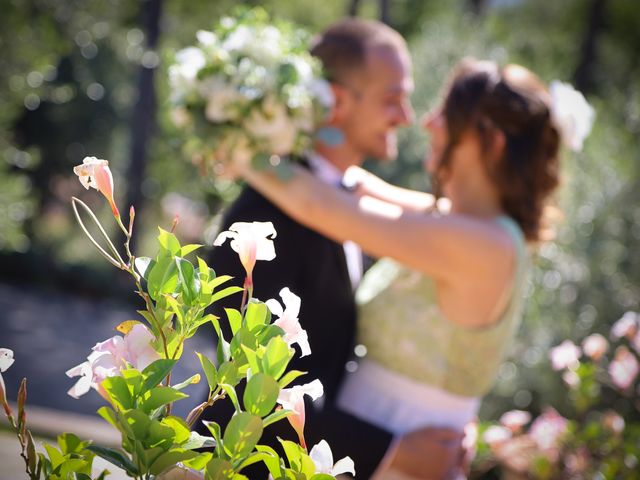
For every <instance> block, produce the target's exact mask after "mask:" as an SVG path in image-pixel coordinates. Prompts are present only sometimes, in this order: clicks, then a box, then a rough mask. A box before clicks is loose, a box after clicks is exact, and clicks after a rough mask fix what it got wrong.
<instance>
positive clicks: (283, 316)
mask: <svg viewBox="0 0 640 480" xmlns="http://www.w3.org/2000/svg"><path fill="white" fill-rule="evenodd" d="M280 296H281V297H282V301H283V302H284V310H283V309H282V306H281V305H280V303H279V302H278V301H277V300H275V299H273V298H272V299H271V300H267V302H266V304H267V307H269V310H271V313H273V314H274V315H277V316H278V319H277V320H276V321H275V322H273V324H274V325H276V326H278V327H280V328H281V329H282V330H284V337H283V338H284V341H285V342H287V344H288V345H289V346H291V345H293V344H294V343H297V344H298V345H300V350H302V355H301V356H303V357H304V356H306V355H309V354H310V353H311V347H310V346H309V339H308V337H307V332H306V331H305V330H303V329H302V327H301V326H300V321H299V320H298V315H299V314H300V297H298V296H297V295H296V294H294V293H292V292H291V290H289V289H288V288H283V289H282V290H280Z"/></svg>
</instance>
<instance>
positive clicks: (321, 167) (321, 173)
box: [307, 151, 363, 290]
mask: <svg viewBox="0 0 640 480" xmlns="http://www.w3.org/2000/svg"><path fill="white" fill-rule="evenodd" d="M307 159H308V161H309V167H310V168H311V171H312V172H313V174H314V176H315V177H316V178H317V179H318V180H320V181H321V182H323V183H325V184H327V185H332V186H336V187H339V186H341V185H342V177H343V174H342V172H341V171H340V170H339V169H338V168H337V167H336V166H335V165H333V164H332V163H330V162H329V161H328V160H327V159H326V158H324V157H323V156H322V155H320V154H318V153H317V152H313V151H312V152H310V153H309V155H308V157H307ZM342 246H343V248H344V256H345V259H346V261H347V270H348V271H349V279H350V280H351V287H352V288H353V289H354V290H355V289H356V287H357V286H358V284H359V283H360V280H361V279H362V270H363V266H362V250H361V249H360V247H359V246H358V245H357V244H356V243H354V242H352V241H350V240H347V241H346V242H344V243H343V244H342Z"/></svg>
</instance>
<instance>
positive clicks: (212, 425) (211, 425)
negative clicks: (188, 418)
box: [202, 420, 222, 446]
mask: <svg viewBox="0 0 640 480" xmlns="http://www.w3.org/2000/svg"><path fill="white" fill-rule="evenodd" d="M202 423H203V424H204V425H205V427H207V428H208V429H209V431H210V432H211V435H213V438H214V440H215V441H216V444H217V445H218V446H220V445H222V430H221V429H220V425H218V424H217V423H216V422H208V421H206V420H203V421H202Z"/></svg>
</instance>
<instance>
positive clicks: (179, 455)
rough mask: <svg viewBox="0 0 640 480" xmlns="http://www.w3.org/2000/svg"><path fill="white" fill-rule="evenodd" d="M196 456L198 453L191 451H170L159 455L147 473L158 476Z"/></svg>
mask: <svg viewBox="0 0 640 480" xmlns="http://www.w3.org/2000/svg"><path fill="white" fill-rule="evenodd" d="M197 456H198V453H197V452H193V451H191V450H185V451H181V450H171V451H169V452H165V453H163V454H162V455H160V456H159V457H158V458H157V459H156V460H155V461H154V462H153V464H152V465H151V467H150V468H149V472H150V473H151V474H152V475H158V474H160V473H162V472H164V471H165V470H166V469H167V468H169V467H170V466H172V465H175V464H176V463H178V462H182V461H184V460H189V459H192V458H195V457H197Z"/></svg>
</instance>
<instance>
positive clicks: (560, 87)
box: [549, 80, 595, 152]
mask: <svg viewBox="0 0 640 480" xmlns="http://www.w3.org/2000/svg"><path fill="white" fill-rule="evenodd" d="M549 93H550V94H551V120H552V121H553V124H554V126H555V127H556V128H557V129H558V131H559V133H560V138H561V139H562V143H563V144H564V145H566V146H567V147H569V148H570V149H571V150H573V151H574V152H579V151H580V150H582V143H583V142H584V139H585V138H587V135H589V132H590V131H591V127H592V126H593V121H594V119H595V110H594V109H593V107H592V106H591V105H589V103H588V102H587V100H586V99H585V98H584V95H582V93H580V92H579V91H577V90H576V89H575V88H573V86H571V85H570V84H568V83H564V82H561V81H559V80H554V81H552V82H551V83H550V84H549Z"/></svg>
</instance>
